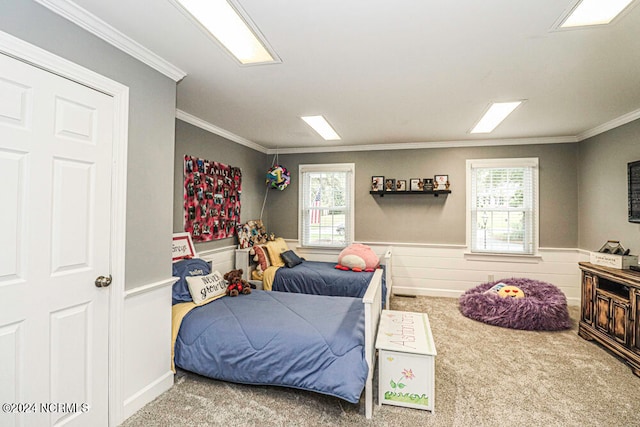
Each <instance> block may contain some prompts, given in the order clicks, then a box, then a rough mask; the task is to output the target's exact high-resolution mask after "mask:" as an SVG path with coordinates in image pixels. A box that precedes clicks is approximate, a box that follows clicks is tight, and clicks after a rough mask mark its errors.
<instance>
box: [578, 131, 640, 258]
mask: <svg viewBox="0 0 640 427" xmlns="http://www.w3.org/2000/svg"><path fill="white" fill-rule="evenodd" d="M636 160H640V120H636V121H634V122H631V123H628V124H626V125H624V126H620V127H618V128H615V129H612V130H610V131H608V132H605V133H602V134H600V135H597V136H594V137H593V138H590V139H588V140H585V141H582V142H580V144H578V165H579V167H578V184H579V192H578V199H579V201H580V203H579V207H578V209H579V214H578V223H579V235H580V241H579V247H580V248H581V249H586V250H591V251H593V250H598V249H599V248H600V247H601V246H602V245H603V244H604V243H605V242H606V241H607V240H619V241H620V243H621V244H622V246H624V247H625V248H630V249H631V253H633V254H638V253H640V224H635V223H630V222H629V221H628V219H627V212H628V208H627V203H628V196H627V194H628V189H627V163H629V162H633V161H636Z"/></svg>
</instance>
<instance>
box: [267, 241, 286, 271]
mask: <svg viewBox="0 0 640 427" xmlns="http://www.w3.org/2000/svg"><path fill="white" fill-rule="evenodd" d="M264 246H265V247H266V248H267V252H268V253H269V260H270V261H271V265H273V266H276V267H282V266H283V265H284V261H283V260H282V257H281V256H280V254H282V253H283V252H286V251H288V250H289V247H288V246H287V242H285V241H284V239H283V238H282V237H278V238H277V239H276V240H273V241H271V242H268V243H267V244H266V245H264Z"/></svg>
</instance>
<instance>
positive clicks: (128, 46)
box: [35, 0, 187, 82]
mask: <svg viewBox="0 0 640 427" xmlns="http://www.w3.org/2000/svg"><path fill="white" fill-rule="evenodd" d="M35 1H36V2H37V3H40V4H41V5H42V6H44V7H46V8H47V9H49V10H51V11H52V12H54V13H56V14H58V15H60V16H62V17H63V18H65V19H67V20H69V21H71V22H73V23H74V24H76V25H78V26H79V27H81V28H83V29H85V30H87V31H88V32H90V33H91V34H93V35H95V36H96V37H99V38H101V39H102V40H104V41H106V42H107V43H109V44H111V45H113V46H115V47H116V48H118V49H120V50H121V51H123V52H125V53H127V54H129V55H131V56H132V57H134V58H136V59H137V60H139V61H141V62H143V63H145V64H147V65H148V66H150V67H151V68H153V69H154V70H156V71H158V72H160V73H162V74H164V75H165V76H167V77H169V78H170V79H172V80H173V81H176V82H179V81H180V80H182V79H183V78H184V77H185V76H186V75H187V73H185V72H184V71H182V70H181V69H179V68H178V67H176V66H175V65H173V64H171V63H170V62H168V61H166V60H165V59H163V58H161V57H160V56H158V55H156V54H155V53H153V52H151V51H150V50H149V49H147V48H146V47H144V46H142V45H141V44H139V43H137V42H135V41H133V40H132V39H130V38H129V37H127V36H126V35H124V34H122V33H121V32H120V31H118V30H116V29H115V28H113V27H112V26H110V25H109V24H107V23H106V22H104V21H103V20H101V19H100V18H98V17H97V16H95V15H93V14H91V13H90V12H88V11H87V10H85V9H83V8H81V7H80V6H78V5H77V4H75V3H73V2H72V1H70V0H35Z"/></svg>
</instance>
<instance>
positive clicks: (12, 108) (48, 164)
mask: <svg viewBox="0 0 640 427" xmlns="http://www.w3.org/2000/svg"><path fill="white" fill-rule="evenodd" d="M113 116H114V105H113V99H112V98H111V97H110V96H108V95H105V94H103V93H100V92H97V91H95V90H93V89H90V88H88V87H86V86H83V85H79V84H76V83H74V82H71V81H69V80H66V79H64V78H62V77H60V76H57V75H54V74H51V73H48V72H46V71H43V70H41V69H39V68H36V67H33V66H30V65H28V64H25V63H23V62H20V61H18V60H16V59H13V58H10V57H7V56H5V55H2V54H0V202H1V203H2V207H3V208H2V209H1V210H0V238H1V241H2V243H3V244H2V245H0V379H1V380H2V386H1V387H0V398H1V399H2V402H8V403H25V402H30V403H35V404H36V405H37V406H36V407H35V409H36V411H35V412H34V413H28V414H26V413H19V414H5V413H0V425H2V426H5V425H6V426H13V425H24V426H43V425H62V424H64V425H83V426H84V425H91V426H100V425H107V424H108V421H109V419H108V391H109V386H108V378H109V377H108V375H109V363H108V361H109V360H108V353H109V352H108V350H109V347H108V335H109V334H108V331H109V328H108V326H109V322H108V312H109V294H110V288H97V287H96V286H95V285H94V281H95V278H96V277H97V276H101V275H108V274H109V273H110V236H111V167H112V166H111V158H112V132H113V131H112V129H113ZM40 405H42V406H40Z"/></svg>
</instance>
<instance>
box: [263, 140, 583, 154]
mask: <svg viewBox="0 0 640 427" xmlns="http://www.w3.org/2000/svg"><path fill="white" fill-rule="evenodd" d="M574 142H578V140H577V139H576V137H575V136H556V137H546V138H511V139H472V140H464V141H432V142H399V143H393V144H369V145H341V146H328V147H298V148H277V149H273V148H270V149H268V150H267V154H302V153H335V152H343V151H384V150H416V149H424V148H456V147H488V146H500V145H534V144H566V143H574Z"/></svg>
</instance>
